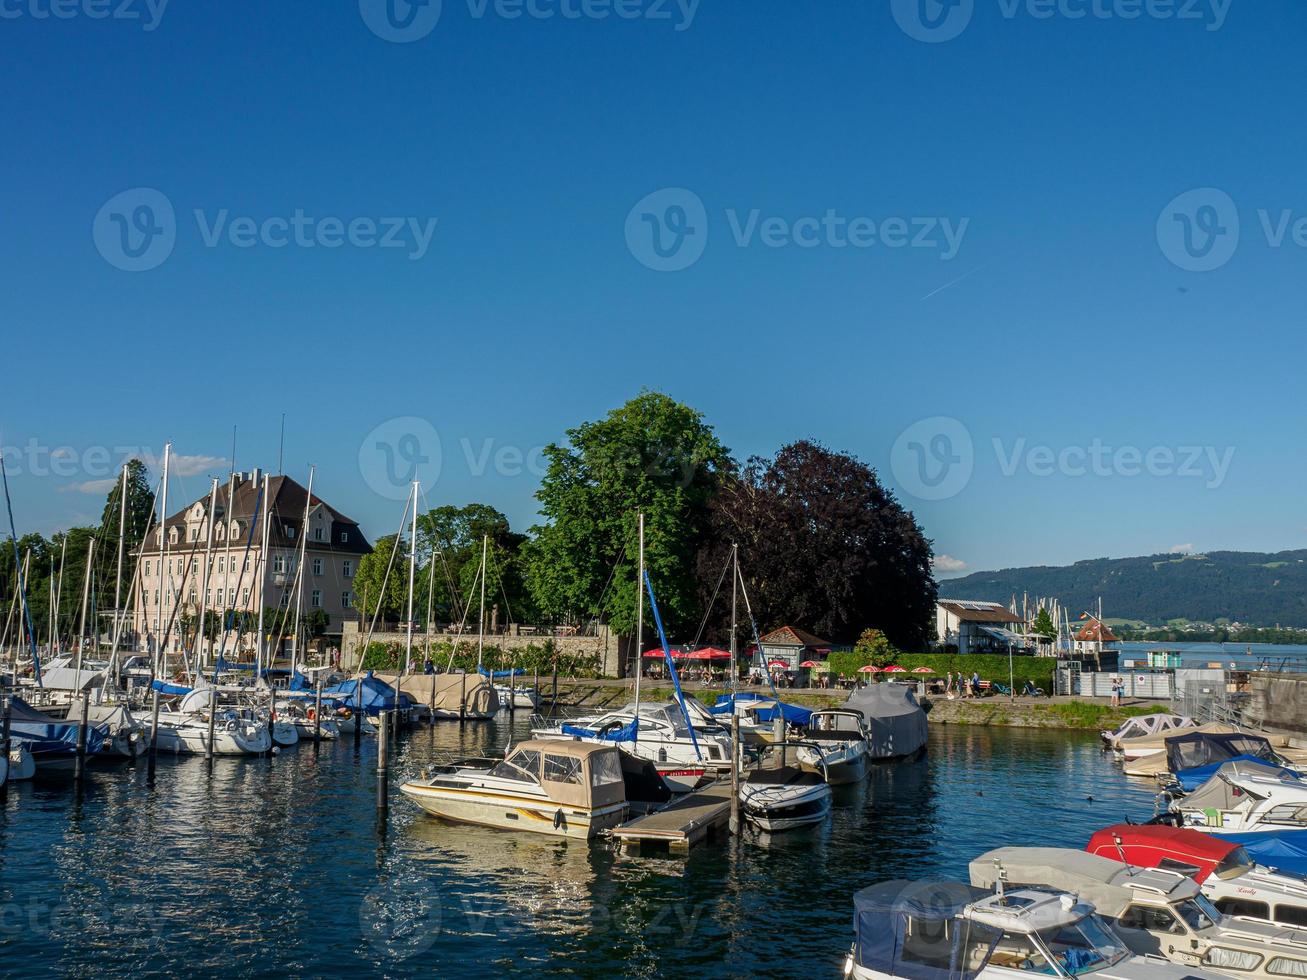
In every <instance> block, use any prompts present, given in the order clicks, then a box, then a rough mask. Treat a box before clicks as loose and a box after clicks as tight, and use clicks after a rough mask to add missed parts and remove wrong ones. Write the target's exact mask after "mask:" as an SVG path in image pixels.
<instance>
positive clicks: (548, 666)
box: [363, 638, 599, 678]
mask: <svg viewBox="0 0 1307 980" xmlns="http://www.w3.org/2000/svg"><path fill="white" fill-rule="evenodd" d="M428 657H430V658H431V662H432V663H433V664H434V665H435V666H436V668H437V669H438V670H441V671H444V670H446V669H448V668H450V667H452V669H454V670H466V671H469V672H471V671H475V670H476V669H477V644H476V640H460V641H459V642H458V643H457V644H455V643H450V642H448V641H443V642H440V643H431V644H430V645H428V644H427V643H426V642H425V641H422V640H418V639H416V638H415V639H414V641H413V662H412V663H413V670H414V671H421V670H422V668H423V662H424V661H425V660H426V659H427V658H428ZM451 657H452V663H451ZM555 659H556V660H557V661H558V676H559V677H585V678H591V677H598V676H599V655H598V654H566V653H556V652H555V650H554V645H553V643H550V642H548V641H546V642H545V643H539V644H532V645H531V646H529V647H525V648H523V649H518V650H501V649H500V648H499V647H495V646H486V647H485V649H484V650H483V651H482V656H481V663H482V666H484V667H485V669H486V670H508V669H509V668H510V667H512V668H517V669H520V670H523V671H525V673H526V675H527V676H530V675H533V674H535V673H536V672H539V674H540V676H541V677H552V676H553V672H554V661H555ZM403 665H404V644H402V643H380V642H373V643H370V644H368V649H367V653H366V654H365V655H364V657H363V669H364V670H399V669H400V668H401V667H402V666H403Z"/></svg>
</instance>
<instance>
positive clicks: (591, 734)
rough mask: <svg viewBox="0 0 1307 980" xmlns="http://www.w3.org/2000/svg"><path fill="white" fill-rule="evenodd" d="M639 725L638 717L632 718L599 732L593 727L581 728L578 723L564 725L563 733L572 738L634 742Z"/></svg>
mask: <svg viewBox="0 0 1307 980" xmlns="http://www.w3.org/2000/svg"><path fill="white" fill-rule="evenodd" d="M639 727H640V719H639V718H632V719H631V721H630V723H629V724H626V725H623V726H622V727H621V728H613V729H610V730H609V731H607V732H603V733H600V732H599V731H598V730H597V729H594V728H582V727H581V726H580V725H564V726H563V734H564V735H571V736H572V737H573V738H597V739H600V740H601V741H604V742H634V741H635V735H636V732H637V731H638V730H639Z"/></svg>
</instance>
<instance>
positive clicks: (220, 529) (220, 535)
mask: <svg viewBox="0 0 1307 980" xmlns="http://www.w3.org/2000/svg"><path fill="white" fill-rule="evenodd" d="M215 530H216V532H217V533H216V535H215V537H217V539H218V540H219V541H221V540H222V539H223V538H225V537H226V536H227V530H226V528H225V527H223V526H222V525H221V524H219V525H218V526H217V528H215Z"/></svg>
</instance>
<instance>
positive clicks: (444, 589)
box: [415, 503, 534, 622]
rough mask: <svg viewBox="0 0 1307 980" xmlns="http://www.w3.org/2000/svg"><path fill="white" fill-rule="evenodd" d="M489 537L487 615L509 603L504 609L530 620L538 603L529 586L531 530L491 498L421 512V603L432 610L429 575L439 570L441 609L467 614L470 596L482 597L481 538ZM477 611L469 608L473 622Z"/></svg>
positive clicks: (450, 614) (454, 615) (435, 592)
mask: <svg viewBox="0 0 1307 980" xmlns="http://www.w3.org/2000/svg"><path fill="white" fill-rule="evenodd" d="M483 538H488V539H489V547H488V548H487V552H488V556H487V562H486V564H487V571H486V608H487V617H488V616H489V609H490V607H491V606H492V605H499V606H500V607H501V608H504V607H505V606H507V608H506V609H504V615H506V616H510V615H511V616H512V617H513V619H515V620H516V621H518V622H525V621H529V617H531V615H532V613H533V611H534V610H533V606H534V603H533V602H532V601H531V597H530V593H529V592H528V591H527V588H526V582H525V574H524V569H523V560H522V545H523V544H524V543H525V542H526V535H524V534H518V533H517V532H515V531H513V529H512V528H511V527H510V526H509V523H508V518H507V517H505V516H504V515H503V514H502V513H500V512H499V511H498V510H496V509H495V508H494V507H491V506H490V505H489V504H479V503H473V504H468V505H467V506H466V507H454V506H452V505H446V506H443V507H437V508H435V509H434V510H431V511H428V512H427V513H426V514H423V515H421V516H420V517H418V560H419V561H420V562H421V563H422V566H423V567H422V578H421V581H420V582H419V586H418V595H419V597H420V598H421V601H420V602H418V603H417V604H416V606H415V608H420V609H422V610H423V611H424V613H425V610H426V595H427V587H428V583H427V576H428V575H435V577H436V578H435V583H434V588H433V589H432V591H431V595H432V597H433V603H434V605H435V609H436V614H437V615H441V616H446V617H447V618H450V619H462V618H463V605H464V603H467V602H468V598H469V596H470V597H471V600H472V602H473V603H475V602H476V601H477V599H478V597H479V596H478V590H476V589H474V585H475V583H476V579H477V573H478V572H479V571H480V569H481V542H482V539H483ZM474 616H475V612H473V611H469V613H468V620H467V621H468V622H472V621H473V618H474Z"/></svg>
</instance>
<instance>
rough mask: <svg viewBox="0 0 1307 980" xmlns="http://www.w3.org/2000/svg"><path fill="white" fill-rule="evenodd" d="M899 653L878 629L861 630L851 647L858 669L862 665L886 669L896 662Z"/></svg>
mask: <svg viewBox="0 0 1307 980" xmlns="http://www.w3.org/2000/svg"><path fill="white" fill-rule="evenodd" d="M900 652H901V651H899V650H898V649H897V648H896V647H895V646H894V644H893V643H891V642H890V641H889V637H887V636H886V635H885V634H884V633H882V632H881V631H880V630H878V629H865V630H863V631H862V635H861V636H860V637H858V642H857V643H856V644H854V647H853V655H854V656H855V657H857V658H858V661H859V662H858V666H859V667H862V666H864V665H870V666H873V667H888V666H889V665H890V664H892V663H894V662H895V661H896V658H897V657H898V656H899V654H900ZM900 666H902V665H901V664H900Z"/></svg>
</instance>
